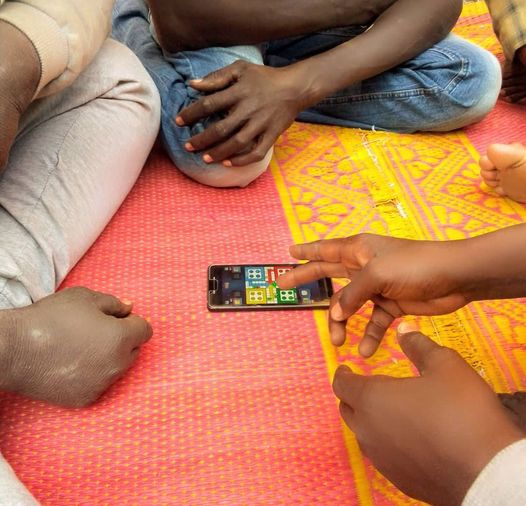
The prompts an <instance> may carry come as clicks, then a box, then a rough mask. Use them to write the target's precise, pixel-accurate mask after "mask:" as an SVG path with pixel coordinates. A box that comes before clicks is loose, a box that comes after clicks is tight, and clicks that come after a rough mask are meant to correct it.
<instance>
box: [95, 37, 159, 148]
mask: <svg viewBox="0 0 526 506" xmlns="http://www.w3.org/2000/svg"><path fill="white" fill-rule="evenodd" d="M101 53H102V60H103V61H104V62H105V65H104V68H102V69H100V71H101V72H102V73H103V75H104V76H105V77H107V78H108V79H109V82H112V83H114V89H113V90H112V98H114V99H116V100H118V101H120V102H121V103H122V101H124V102H126V103H127V108H128V109H129V110H132V111H133V113H134V116H135V117H136V118H137V120H138V123H140V125H141V129H142V130H143V132H144V134H145V135H148V136H153V137H154V138H155V137H156V136H157V133H158V131H159V126H160V116H161V101H160V98H159V92H158V90H157V87H156V86H155V84H154V82H153V81H152V79H151V77H150V75H149V74H148V72H147V71H146V70H145V68H144V66H143V65H142V64H141V62H140V61H139V59H138V58H137V56H135V54H134V53H133V52H132V51H131V50H130V49H128V48H127V47H126V46H125V45H123V44H121V43H120V42H117V41H115V40H112V39H109V40H107V41H106V43H105V44H104V46H103V47H102V49H101Z"/></svg>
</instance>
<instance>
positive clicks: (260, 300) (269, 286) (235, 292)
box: [208, 264, 333, 311]
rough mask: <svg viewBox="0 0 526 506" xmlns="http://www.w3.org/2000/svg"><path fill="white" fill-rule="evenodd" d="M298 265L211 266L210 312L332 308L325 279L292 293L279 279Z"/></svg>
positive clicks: (209, 278)
mask: <svg viewBox="0 0 526 506" xmlns="http://www.w3.org/2000/svg"><path fill="white" fill-rule="evenodd" d="M294 267H296V264H274V265H272V264H264V265H211V266H210V267H209V268H208V309H210V310H211V311H214V310H215V311H221V310H236V309H238V310H241V309H248V310H250V309H252V310H254V309H302V308H303V309H319V308H327V307H329V300H330V298H331V295H332V293H333V290H332V283H331V280H330V279H328V278H324V279H321V280H318V281H313V282H312V283H308V284H306V285H301V286H298V287H296V288H291V289H290V290H281V289H280V288H279V287H278V286H277V284H276V279H277V278H278V277H279V276H281V274H284V273H285V272H287V271H289V270H291V269H294Z"/></svg>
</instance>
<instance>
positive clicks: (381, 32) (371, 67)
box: [296, 0, 462, 105]
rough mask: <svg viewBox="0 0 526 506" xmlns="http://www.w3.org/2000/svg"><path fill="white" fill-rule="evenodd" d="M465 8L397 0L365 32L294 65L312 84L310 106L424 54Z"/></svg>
mask: <svg viewBox="0 0 526 506" xmlns="http://www.w3.org/2000/svg"><path fill="white" fill-rule="evenodd" d="M461 10H462V1H461V0H398V1H397V2H395V3H394V4H393V5H392V6H391V7H389V8H388V9H387V10H386V11H385V12H384V13H383V14H382V15H381V16H380V17H379V18H378V19H377V20H376V22H375V23H374V24H373V26H372V27H371V28H370V29H369V30H368V31H366V32H365V33H363V34H361V35H359V36H358V37H355V38H354V39H352V40H350V41H349V42H346V43H344V44H341V45H340V46H338V47H336V48H334V49H332V50H330V51H327V52H326V53H322V54H319V55H317V56H314V57H312V58H310V59H308V60H305V61H303V62H300V63H298V64H296V65H297V66H298V72H299V74H300V75H301V78H300V82H301V80H303V82H308V83H309V84H308V89H307V90H305V91H306V94H307V96H308V97H309V98H308V99H307V104H306V105H313V104H315V103H317V102H318V101H319V100H321V99H323V98H324V97H326V96H328V95H330V94H331V93H333V92H335V91H338V90H340V89H343V88H345V87H346V86H349V85H350V84H352V83H354V82H360V81H363V80H364V79H368V78H370V77H373V76H376V75H378V74H380V73H382V72H384V71H386V70H388V69H390V68H393V67H395V66H397V65H399V64H401V63H403V62H404V61H407V60H409V59H411V58H413V57H415V56H416V55H418V54H420V53H421V52H423V51H424V50H426V49H428V48H429V47H431V46H432V45H434V44H435V43H436V42H438V41H440V40H442V39H443V38H444V37H445V36H446V35H447V34H448V33H449V31H450V30H451V28H452V27H453V25H454V24H455V22H456V20H457V19H458V16H459V15H460V12H461ZM305 80H307V81H305Z"/></svg>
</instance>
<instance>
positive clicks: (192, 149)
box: [184, 142, 195, 151]
mask: <svg viewBox="0 0 526 506" xmlns="http://www.w3.org/2000/svg"><path fill="white" fill-rule="evenodd" d="M184 149H186V151H195V148H194V147H193V146H192V145H191V144H190V143H189V142H187V143H186V144H185V145H184Z"/></svg>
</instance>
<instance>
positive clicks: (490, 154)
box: [480, 142, 526, 203]
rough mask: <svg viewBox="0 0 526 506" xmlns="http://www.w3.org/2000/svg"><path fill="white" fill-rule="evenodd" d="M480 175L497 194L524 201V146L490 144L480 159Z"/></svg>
mask: <svg viewBox="0 0 526 506" xmlns="http://www.w3.org/2000/svg"><path fill="white" fill-rule="evenodd" d="M480 175H481V176H482V179H483V180H484V182H485V183H486V184H487V185H488V186H490V187H491V188H493V189H494V190H495V191H496V192H497V193H498V194H499V195H503V196H506V197H509V198H511V199H513V200H515V201H517V202H524V203H526V146H524V145H523V144H521V143H519V142H514V143H513V144H491V145H490V146H489V147H488V151H487V154H486V155H484V156H482V157H481V159H480Z"/></svg>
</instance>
